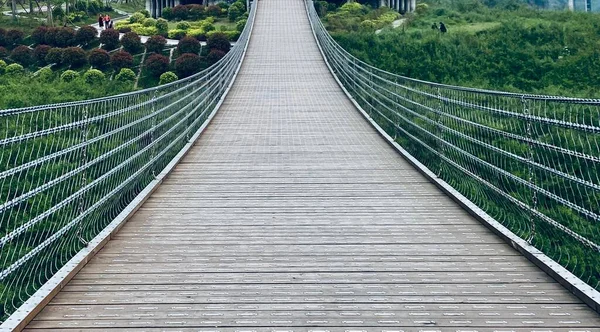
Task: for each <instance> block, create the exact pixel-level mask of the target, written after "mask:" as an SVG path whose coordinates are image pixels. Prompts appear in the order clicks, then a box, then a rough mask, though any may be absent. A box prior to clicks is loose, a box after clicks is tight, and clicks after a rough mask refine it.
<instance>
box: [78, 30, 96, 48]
mask: <svg viewBox="0 0 600 332" xmlns="http://www.w3.org/2000/svg"><path fill="white" fill-rule="evenodd" d="M97 35H98V31H97V30H96V28H94V27H93V26H89V25H84V26H82V27H81V28H79V30H77V32H76V34H75V38H76V39H77V42H79V43H81V44H83V45H87V44H89V43H91V42H93V41H94V40H96V36H97Z"/></svg>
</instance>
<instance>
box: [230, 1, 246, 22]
mask: <svg viewBox="0 0 600 332" xmlns="http://www.w3.org/2000/svg"><path fill="white" fill-rule="evenodd" d="M245 12H246V5H245V4H244V3H243V2H241V1H236V2H234V3H233V4H232V5H231V6H229V9H228V10H227V17H228V18H229V20H230V21H231V22H235V21H236V20H237V19H238V18H239V17H240V16H242V15H243V14H244V13H245Z"/></svg>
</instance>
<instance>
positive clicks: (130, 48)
mask: <svg viewBox="0 0 600 332" xmlns="http://www.w3.org/2000/svg"><path fill="white" fill-rule="evenodd" d="M121 45H123V49H125V51H127V52H129V53H133V54H136V53H139V52H140V51H142V50H143V49H144V46H143V45H142V40H141V39H140V36H138V34H137V33H135V32H128V33H126V34H125V35H123V38H121Z"/></svg>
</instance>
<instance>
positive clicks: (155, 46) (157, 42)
mask: <svg viewBox="0 0 600 332" xmlns="http://www.w3.org/2000/svg"><path fill="white" fill-rule="evenodd" d="M166 45H167V40H166V39H165V37H163V36H159V35H156V36H152V37H150V38H148V40H147V41H146V50H147V51H148V52H154V53H160V52H162V50H163V49H164V48H165V46H166Z"/></svg>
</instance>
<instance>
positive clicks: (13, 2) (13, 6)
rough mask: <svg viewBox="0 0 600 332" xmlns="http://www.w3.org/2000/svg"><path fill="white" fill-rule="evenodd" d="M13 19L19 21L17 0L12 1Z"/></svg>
mask: <svg viewBox="0 0 600 332" xmlns="http://www.w3.org/2000/svg"><path fill="white" fill-rule="evenodd" d="M12 17H13V20H15V21H16V20H17V0H12Z"/></svg>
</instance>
